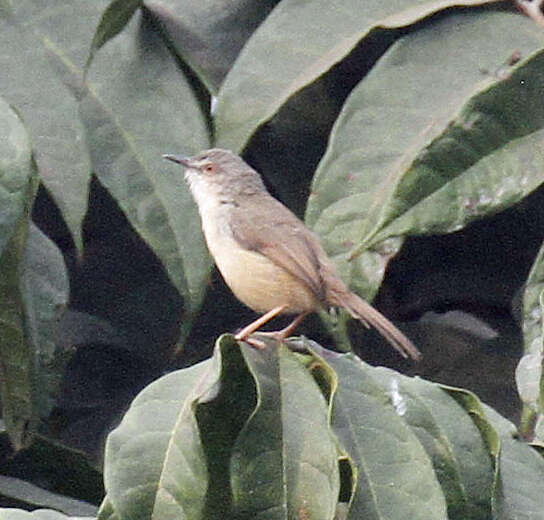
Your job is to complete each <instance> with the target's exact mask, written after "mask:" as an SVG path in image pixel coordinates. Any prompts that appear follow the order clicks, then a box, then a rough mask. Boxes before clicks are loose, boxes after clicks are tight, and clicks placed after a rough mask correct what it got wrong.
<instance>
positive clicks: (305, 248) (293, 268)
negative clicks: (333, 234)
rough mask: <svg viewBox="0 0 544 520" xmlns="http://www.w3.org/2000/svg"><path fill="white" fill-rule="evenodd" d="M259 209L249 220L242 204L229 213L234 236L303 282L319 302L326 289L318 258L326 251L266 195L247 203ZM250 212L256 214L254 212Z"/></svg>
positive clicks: (293, 216) (308, 232) (313, 236)
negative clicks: (255, 215) (256, 215)
mask: <svg viewBox="0 0 544 520" xmlns="http://www.w3.org/2000/svg"><path fill="white" fill-rule="evenodd" d="M250 203H251V204H252V206H253V205H255V206H253V208H255V207H257V208H258V209H259V212H258V217H256V218H253V219H250V218H249V217H248V212H247V210H246V208H244V203H241V204H240V205H239V206H238V207H236V208H234V209H233V210H232V213H231V219H232V220H231V228H232V233H233V236H234V238H235V239H236V240H237V241H238V242H239V243H240V244H241V245H242V246H243V247H245V248H246V249H249V250H250V251H255V252H258V253H260V254H262V255H264V256H266V257H267V258H269V259H270V260H272V262H274V263H275V264H276V265H278V266H280V267H283V268H284V269H285V270H286V271H288V272H289V273H291V274H292V275H293V276H296V277H297V278H298V279H300V280H301V281H303V282H304V283H305V284H306V285H307V286H308V288H309V289H310V290H311V291H312V292H313V293H314V294H315V295H316V296H317V298H318V299H319V300H321V301H324V299H325V291H324V286H323V281H322V278H321V271H320V262H319V258H320V257H321V254H325V253H324V251H323V250H322V248H321V245H320V244H319V241H318V239H317V237H316V236H315V235H314V234H313V233H312V232H311V231H310V230H309V229H308V228H307V227H306V226H305V225H304V224H303V223H302V221H301V220H300V219H298V218H297V216H296V215H295V214H294V213H292V212H291V211H290V210H289V209H287V208H286V207H285V206H284V205H283V204H281V202H279V201H277V200H276V199H274V198H273V197H271V196H270V195H268V194H256V195H253V196H252V200H251V202H250ZM249 213H252V214H253V215H254V214H255V211H251V212H249Z"/></svg>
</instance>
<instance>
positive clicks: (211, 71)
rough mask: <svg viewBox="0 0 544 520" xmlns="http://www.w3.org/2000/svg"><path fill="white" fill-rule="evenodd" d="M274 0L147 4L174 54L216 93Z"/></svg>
mask: <svg viewBox="0 0 544 520" xmlns="http://www.w3.org/2000/svg"><path fill="white" fill-rule="evenodd" d="M276 3H277V0H200V1H199V2H179V1H177V0H161V1H160V2H156V1H147V2H146V3H145V6H146V8H147V9H149V11H150V12H151V13H152V14H153V15H154V16H155V17H156V18H157V20H158V21H159V22H160V23H161V25H162V26H163V27H164V29H165V31H166V33H167V35H168V38H169V40H170V41H171V43H172V45H173V47H174V50H175V52H176V54H178V55H179V56H180V57H182V58H183V59H184V60H185V61H186V62H187V63H188V64H189V66H190V67H191V69H192V70H194V72H195V73H196V74H197V76H198V77H199V79H200V80H201V81H202V82H203V83H204V84H205V85H206V87H207V88H208V90H209V91H210V92H211V93H213V94H216V93H217V90H218V89H219V86H220V85H221V82H222V81H223V78H224V77H225V75H226V74H227V72H228V71H229V69H230V68H231V66H232V63H233V62H234V60H235V59H236V57H237V56H238V53H239V52H240V49H241V48H242V46H243V45H244V43H245V42H246V40H247V39H248V38H249V36H250V35H251V33H252V32H253V31H254V30H255V29H256V28H257V27H258V25H259V24H260V23H261V21H262V20H263V19H265V18H266V16H267V14H268V13H269V12H270V10H271V9H272V8H273V7H274V5H275V4H276Z"/></svg>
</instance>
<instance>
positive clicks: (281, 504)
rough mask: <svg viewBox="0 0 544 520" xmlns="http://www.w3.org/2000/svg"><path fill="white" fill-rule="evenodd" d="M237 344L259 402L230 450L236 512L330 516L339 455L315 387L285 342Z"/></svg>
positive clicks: (268, 518) (253, 515)
mask: <svg viewBox="0 0 544 520" xmlns="http://www.w3.org/2000/svg"><path fill="white" fill-rule="evenodd" d="M242 351H243V354H244V358H245V360H246V362H247V363H248V366H249V369H250V370H251V374H252V376H253V377H254V378H255V383H256V387H257V404H256V407H255V411H254V412H253V413H252V415H251V417H250V419H249V420H248V421H247V423H246V424H245V426H244V428H243V429H242V431H241V432H240V435H239V436H238V439H237V441H236V444H235V446H234V449H233V454H232V466H231V467H232V491H233V506H234V507H233V509H234V518H254V519H263V520H265V519H266V520H273V519H278V520H279V519H284V520H287V519H289V518H315V519H316V520H317V519H332V518H333V516H334V512H335V509H336V504H337V501H338V492H339V473H338V458H339V455H338V450H337V447H336V442H335V439H334V438H333V436H332V434H331V431H330V425H329V415H328V404H327V403H326V401H325V399H324V397H323V395H322V394H321V392H320V390H319V387H318V386H317V384H316V382H315V381H314V379H313V378H312V377H311V375H310V374H309V373H308V371H307V369H306V367H305V366H304V365H303V364H302V363H301V362H300V361H299V360H298V359H297V358H296V357H295V356H294V355H293V354H292V353H291V352H290V351H289V350H287V348H285V347H284V346H281V347H280V348H278V346H277V345H276V344H275V342H270V344H269V345H268V346H267V348H266V349H264V350H255V349H254V348H251V347H248V346H244V347H243V350H242ZM329 395H331V394H330V393H329ZM331 397H332V395H331ZM263 446H265V447H266V448H265V449H263Z"/></svg>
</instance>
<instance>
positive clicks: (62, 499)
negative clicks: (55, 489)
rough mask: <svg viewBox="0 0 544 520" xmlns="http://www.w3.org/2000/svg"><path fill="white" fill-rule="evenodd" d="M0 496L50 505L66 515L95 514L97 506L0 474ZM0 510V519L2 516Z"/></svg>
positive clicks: (31, 503) (39, 504)
mask: <svg viewBox="0 0 544 520" xmlns="http://www.w3.org/2000/svg"><path fill="white" fill-rule="evenodd" d="M0 496H2V497H8V498H10V499H15V500H18V501H20V502H24V503H25V504H28V505H29V506H31V507H32V506H34V507H35V506H38V507H50V508H52V509H55V510H56V511H62V512H63V513H64V514H67V515H82V516H93V517H94V516H96V511H97V508H96V507H95V506H92V505H91V504H88V503H87V502H82V501H80V500H75V499H73V498H70V497H67V496H63V495H60V494H58V493H52V492H51V491H48V490H46V489H42V488H40V487H38V486H35V485H34V484H31V483H29V482H25V481H24V480H21V479H19V478H13V477H6V476H4V475H0ZM1 511H2V510H0V519H2V518H4V517H3V516H2V512H1Z"/></svg>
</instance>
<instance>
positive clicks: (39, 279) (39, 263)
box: [20, 223, 71, 418]
mask: <svg viewBox="0 0 544 520" xmlns="http://www.w3.org/2000/svg"><path fill="white" fill-rule="evenodd" d="M21 267H22V269H21V277H20V291H21V297H22V301H23V308H24V328H25V337H26V338H27V341H28V342H29V343H30V345H32V349H33V357H34V365H35V369H36V373H35V377H36V380H35V381H34V382H33V387H34V388H35V390H37V391H35V395H34V406H35V408H36V409H37V410H38V414H39V416H40V417H41V418H45V417H47V416H48V415H49V413H50V411H51V409H52V408H53V406H54V405H55V404H56V399H57V397H58V393H59V391H60V384H61V381H62V376H63V375H64V367H65V365H66V363H67V362H68V360H69V358H70V357H71V352H64V351H63V350H62V348H61V347H59V346H58V339H59V338H58V324H59V320H60V318H61V316H62V313H63V312H64V309H65V308H66V306H67V304H68V298H69V292H70V285H69V280H68V273H67V270H66V266H65V264H64V257H63V256H62V253H61V252H60V250H59V249H58V248H57V246H56V245H55V244H54V242H52V241H51V240H50V239H49V238H48V237H47V236H46V235H44V234H43V233H42V232H41V231H40V230H39V229H38V228H37V227H36V226H35V225H34V224H32V223H31V224H30V227H29V232H28V239H27V243H26V248H25V256H24V262H23V264H22V266H21Z"/></svg>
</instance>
